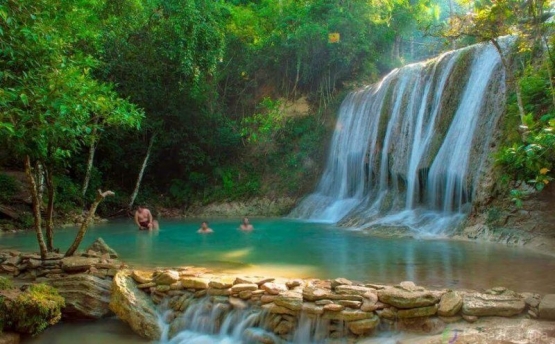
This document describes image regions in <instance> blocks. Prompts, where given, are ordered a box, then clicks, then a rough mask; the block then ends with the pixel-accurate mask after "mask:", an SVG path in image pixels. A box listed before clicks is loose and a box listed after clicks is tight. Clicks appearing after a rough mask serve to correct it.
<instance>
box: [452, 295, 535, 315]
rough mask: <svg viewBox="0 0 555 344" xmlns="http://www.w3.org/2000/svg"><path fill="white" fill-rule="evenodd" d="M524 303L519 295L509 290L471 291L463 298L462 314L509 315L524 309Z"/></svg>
mask: <svg viewBox="0 0 555 344" xmlns="http://www.w3.org/2000/svg"><path fill="white" fill-rule="evenodd" d="M525 307H526V304H525V303H524V300H523V299H522V297H520V295H518V294H515V293H512V292H509V293H504V294H500V295H492V294H482V293H473V294H467V295H465V296H464V298H463V306H462V312H463V314H464V315H474V316H479V317H483V316H501V317H510V316H513V315H517V314H520V313H522V311H524V308H525Z"/></svg>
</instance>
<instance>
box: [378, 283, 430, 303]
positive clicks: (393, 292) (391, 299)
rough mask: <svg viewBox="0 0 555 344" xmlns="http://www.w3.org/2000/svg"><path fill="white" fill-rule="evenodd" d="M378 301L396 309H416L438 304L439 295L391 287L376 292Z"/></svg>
mask: <svg viewBox="0 0 555 344" xmlns="http://www.w3.org/2000/svg"><path fill="white" fill-rule="evenodd" d="M378 299H379V300H380V301H381V302H383V303H386V304H389V305H392V306H395V307H397V308H418V307H425V306H431V305H433V304H436V303H438V302H439V295H437V293H433V292H431V291H429V290H423V291H420V290H416V291H408V290H405V289H401V288H396V287H392V288H385V289H381V290H378Z"/></svg>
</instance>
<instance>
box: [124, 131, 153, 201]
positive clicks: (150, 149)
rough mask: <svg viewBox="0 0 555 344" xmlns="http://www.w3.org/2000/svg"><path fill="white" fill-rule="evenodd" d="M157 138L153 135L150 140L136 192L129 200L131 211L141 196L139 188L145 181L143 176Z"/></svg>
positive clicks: (134, 191)
mask: <svg viewBox="0 0 555 344" xmlns="http://www.w3.org/2000/svg"><path fill="white" fill-rule="evenodd" d="M155 137H156V134H153V135H152V137H151V138H150V142H149V144H148V149H147V150H146V155H145V159H144V160H143V164H142V165H141V170H140V171H139V175H138V176H137V183H136V184H135V190H133V193H132V194H131V199H130V200H129V206H128V208H129V209H131V208H133V204H135V199H136V198H137V195H138V194H139V188H140V187H141V181H142V180H143V175H144V173H145V169H146V165H147V164H148V159H149V158H150V153H151V151H152V146H153V145H154V139H155Z"/></svg>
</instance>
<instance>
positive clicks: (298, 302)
mask: <svg viewBox="0 0 555 344" xmlns="http://www.w3.org/2000/svg"><path fill="white" fill-rule="evenodd" d="M274 303H275V304H276V305H278V306H281V307H285V308H288V309H290V310H293V311H300V310H301V309H302V307H303V296H302V294H299V293H296V292H293V291H286V292H283V293H281V294H279V295H278V296H277V297H276V299H275V300H274Z"/></svg>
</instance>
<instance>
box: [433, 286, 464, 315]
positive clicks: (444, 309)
mask: <svg viewBox="0 0 555 344" xmlns="http://www.w3.org/2000/svg"><path fill="white" fill-rule="evenodd" d="M462 305H463V300H462V297H461V296H460V295H459V294H458V293H457V292H455V291H450V292H448V293H445V294H443V296H442V297H441V300H439V308H438V310H437V313H438V314H439V315H440V316H442V317H452V316H454V315H456V314H457V313H458V312H459V311H460V310H461V308H462Z"/></svg>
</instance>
